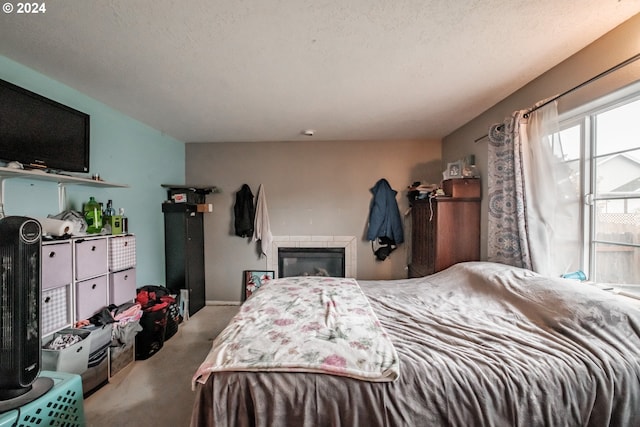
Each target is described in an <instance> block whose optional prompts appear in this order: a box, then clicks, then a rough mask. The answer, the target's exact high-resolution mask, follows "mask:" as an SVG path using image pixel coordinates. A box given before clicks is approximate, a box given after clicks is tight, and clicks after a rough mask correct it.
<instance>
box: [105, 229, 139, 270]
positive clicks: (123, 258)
mask: <svg viewBox="0 0 640 427" xmlns="http://www.w3.org/2000/svg"><path fill="white" fill-rule="evenodd" d="M135 265H136V237H135V236H132V235H126V236H117V237H111V238H110V239H109V271H118V270H124V269H125V268H131V267H135Z"/></svg>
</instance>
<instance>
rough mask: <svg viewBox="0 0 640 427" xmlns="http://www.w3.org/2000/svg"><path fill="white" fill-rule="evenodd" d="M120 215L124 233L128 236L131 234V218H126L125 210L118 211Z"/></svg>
mask: <svg viewBox="0 0 640 427" xmlns="http://www.w3.org/2000/svg"><path fill="white" fill-rule="evenodd" d="M118 214H119V215H120V216H121V217H122V232H123V233H125V234H127V233H128V232H129V218H127V217H126V216H124V208H120V209H118Z"/></svg>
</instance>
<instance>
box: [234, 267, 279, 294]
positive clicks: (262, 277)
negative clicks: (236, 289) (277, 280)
mask: <svg viewBox="0 0 640 427" xmlns="http://www.w3.org/2000/svg"><path fill="white" fill-rule="evenodd" d="M274 275H275V271H273V270H245V271H244V275H243V278H244V283H243V286H242V300H243V301H244V300H246V299H247V298H249V297H250V296H251V295H252V294H253V293H254V292H256V291H257V290H258V289H260V286H262V285H263V284H264V283H265V282H267V281H269V280H272V279H273V277H274Z"/></svg>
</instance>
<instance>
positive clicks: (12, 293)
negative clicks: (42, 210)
mask: <svg viewBox="0 0 640 427" xmlns="http://www.w3.org/2000/svg"><path fill="white" fill-rule="evenodd" d="M41 235H42V228H41V226H40V223H39V222H38V221H36V220H34V219H31V218H25V217H20V216H9V217H6V218H3V219H0V413H1V412H4V411H7V410H9V409H13V408H15V407H18V406H22V405H24V404H26V403H28V402H30V401H32V400H34V399H36V398H38V397H39V396H41V395H42V394H44V393H46V392H47V391H48V390H49V389H50V388H51V386H52V385H53V381H52V380H51V379H50V378H39V377H38V375H39V373H40V364H41V350H40V289H41V283H40V243H41V241H40V239H41Z"/></svg>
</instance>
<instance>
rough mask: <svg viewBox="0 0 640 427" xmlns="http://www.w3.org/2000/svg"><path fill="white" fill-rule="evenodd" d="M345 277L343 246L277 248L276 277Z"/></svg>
mask: <svg viewBox="0 0 640 427" xmlns="http://www.w3.org/2000/svg"><path fill="white" fill-rule="evenodd" d="M294 276H328V277H345V248H278V277H294Z"/></svg>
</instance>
